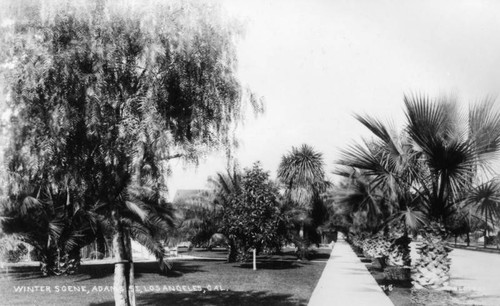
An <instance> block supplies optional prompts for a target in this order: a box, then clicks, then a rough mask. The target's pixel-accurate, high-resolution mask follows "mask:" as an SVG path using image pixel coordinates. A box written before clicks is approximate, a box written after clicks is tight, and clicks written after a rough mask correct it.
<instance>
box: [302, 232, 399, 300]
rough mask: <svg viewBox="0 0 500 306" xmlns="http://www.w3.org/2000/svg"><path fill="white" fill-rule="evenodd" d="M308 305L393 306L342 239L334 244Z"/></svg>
mask: <svg viewBox="0 0 500 306" xmlns="http://www.w3.org/2000/svg"><path fill="white" fill-rule="evenodd" d="M308 305H309V306H322V305H325V306H326V305H330V306H336V305H338V306H367V305H370V306H393V304H392V302H391V300H390V299H389V298H388V297H387V295H385V293H384V292H383V291H382V289H381V288H380V287H379V286H378V285H377V282H376V281H375V279H374V278H373V277H372V276H371V274H370V272H369V271H368V269H367V268H366V266H365V265H364V264H363V263H362V262H361V260H359V258H358V257H357V256H356V254H354V251H353V250H352V249H351V247H350V246H349V244H348V243H347V242H345V241H344V240H341V239H339V240H338V241H337V243H335V246H334V247H333V250H332V253H331V254H330V259H329V260H328V263H327V264H326V267H325V269H324V270H323V274H322V275H321V278H320V279H319V282H318V285H316V288H315V289H314V291H313V293H312V296H311V299H310V300H309V304H308Z"/></svg>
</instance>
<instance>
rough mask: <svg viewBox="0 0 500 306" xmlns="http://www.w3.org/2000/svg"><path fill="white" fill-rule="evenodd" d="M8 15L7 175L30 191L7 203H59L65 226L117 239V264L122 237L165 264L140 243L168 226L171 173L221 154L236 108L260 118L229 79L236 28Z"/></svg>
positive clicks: (137, 7)
mask: <svg viewBox="0 0 500 306" xmlns="http://www.w3.org/2000/svg"><path fill="white" fill-rule="evenodd" d="M8 8H10V10H9V12H10V14H9V16H10V17H9V18H12V19H10V20H9V21H12V22H6V23H4V24H5V25H6V28H5V29H4V30H5V31H2V42H3V45H2V47H4V48H2V54H4V55H5V57H4V58H3V60H4V61H3V63H2V64H7V66H8V67H10V68H9V69H8V70H5V71H4V73H3V77H4V79H5V80H6V81H5V84H6V85H7V91H8V94H9V96H10V108H11V109H12V112H13V116H12V120H11V121H12V123H13V124H12V128H11V134H12V138H11V144H10V149H9V152H8V154H7V160H8V172H9V175H10V178H9V179H10V180H11V185H15V184H18V183H19V181H22V182H23V185H24V186H26V187H25V188H24V189H23V190H24V191H22V192H21V193H22V194H23V196H22V197H19V196H17V193H15V192H13V193H12V194H15V195H16V199H17V200H18V201H21V202H22V201H24V200H25V199H32V198H33V199H36V200H37V201H39V202H41V203H48V202H50V201H51V199H50V197H51V195H53V194H58V195H60V196H61V197H62V198H65V199H67V204H66V205H64V208H65V213H66V216H72V215H74V214H75V213H76V212H77V211H79V210H80V209H83V211H87V212H92V213H95V214H96V215H97V217H98V219H99V218H101V219H103V220H104V222H107V224H108V225H109V226H110V227H111V228H112V229H113V232H114V233H115V238H116V239H114V241H115V242H116V243H117V244H116V247H115V255H117V253H119V255H120V256H121V258H119V262H121V260H123V262H126V261H129V260H131V258H130V254H127V252H129V253H130V250H129V251H126V248H127V245H128V246H130V243H129V242H127V239H129V238H128V237H130V236H133V237H134V239H137V240H139V241H141V240H142V241H143V242H144V243H146V245H147V246H150V247H151V248H152V249H153V250H155V252H156V253H157V255H158V256H160V257H161V250H160V248H159V245H158V244H157V243H156V242H155V241H157V239H153V240H149V241H150V243H147V242H146V238H147V237H149V238H157V236H158V235H160V236H161V235H164V234H165V231H166V229H168V227H169V226H170V225H171V224H172V220H171V219H172V213H171V207H170V206H169V204H168V203H166V202H165V195H166V192H167V190H166V184H165V179H166V176H167V174H168V172H169V164H168V161H169V160H170V159H172V158H177V157H180V158H184V159H186V160H190V161H194V162H196V161H197V160H198V158H199V157H200V156H203V155H204V153H205V152H207V151H208V150H214V149H228V150H229V149H230V148H231V147H232V146H233V145H234V143H235V140H234V137H233V129H234V128H235V126H236V124H237V122H238V121H239V120H240V119H241V118H242V115H243V114H242V110H243V109H244V107H243V104H242V102H243V101H244V97H250V99H249V101H250V102H252V104H253V105H254V106H255V107H256V108H257V109H258V108H259V107H258V105H257V103H256V100H255V99H254V97H253V96H252V95H251V94H249V92H247V91H245V90H244V89H243V86H242V84H241V83H240V81H239V80H238V78H237V77H236V66H237V62H236V50H235V41H236V39H237V37H238V36H239V34H240V30H239V29H240V27H239V26H237V25H236V24H235V23H234V22H232V21H229V22H228V21H227V19H224V18H223V17H222V14H221V11H220V9H219V7H218V6H215V5H206V4H203V3H198V2H188V1H171V2H154V1H151V2H147V3H145V2H144V3H143V2H139V1H137V2H126V3H117V2H111V1H109V2H107V1H99V0H96V1H88V2H72V3H69V2H65V1H46V2H12V3H9V4H8ZM254 102H255V103H254ZM26 191H29V192H26ZM28 197H29V198H28ZM13 205H14V206H19V204H13ZM143 238H144V239H143ZM160 259H161V258H160ZM127 282H128V280H127ZM122 285H123V286H125V285H127V284H124V283H122V284H121V285H120V286H122ZM128 285H131V284H130V283H128ZM127 287H128V286H127Z"/></svg>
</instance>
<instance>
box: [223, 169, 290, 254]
mask: <svg viewBox="0 0 500 306" xmlns="http://www.w3.org/2000/svg"><path fill="white" fill-rule="evenodd" d="M278 197H279V195H278V190H277V188H276V187H275V186H274V185H273V184H272V182H271V181H270V180H269V174H268V173H267V172H265V171H264V170H263V169H262V168H261V166H260V164H259V163H255V164H254V165H253V167H252V168H250V169H246V170H245V171H244V173H243V176H242V178H241V190H240V191H239V192H236V193H234V194H232V195H231V198H230V200H229V202H228V203H227V206H225V207H224V212H223V217H222V228H223V232H224V233H225V234H227V236H228V238H229V239H230V240H232V241H233V243H234V245H235V247H236V249H237V250H238V254H237V256H238V258H237V259H239V260H244V259H245V257H246V256H247V252H249V251H250V250H251V249H256V250H257V252H258V253H261V252H263V251H276V250H277V249H279V248H280V247H281V243H282V242H283V240H284V238H285V235H286V223H287V219H286V217H285V216H284V215H282V214H280V203H279V201H278Z"/></svg>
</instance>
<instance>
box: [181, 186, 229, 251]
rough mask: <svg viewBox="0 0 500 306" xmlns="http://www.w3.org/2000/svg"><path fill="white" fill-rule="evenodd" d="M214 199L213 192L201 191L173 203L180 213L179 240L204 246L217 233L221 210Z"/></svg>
mask: <svg viewBox="0 0 500 306" xmlns="http://www.w3.org/2000/svg"><path fill="white" fill-rule="evenodd" d="M214 198H215V191H214V190H203V191H199V192H197V193H196V194H193V195H190V196H188V197H187V198H183V199H181V200H180V201H179V202H177V201H176V202H175V203H174V205H175V207H176V209H177V211H179V212H180V213H181V217H180V218H179V225H178V226H177V227H178V230H177V231H178V235H179V236H180V237H181V238H180V239H182V240H183V241H190V242H191V243H193V244H194V245H206V244H207V243H208V241H209V240H210V238H211V237H212V235H214V234H215V233H217V232H218V230H219V227H220V219H221V213H222V209H221V206H220V205H219V204H218V203H217V202H215V200H214Z"/></svg>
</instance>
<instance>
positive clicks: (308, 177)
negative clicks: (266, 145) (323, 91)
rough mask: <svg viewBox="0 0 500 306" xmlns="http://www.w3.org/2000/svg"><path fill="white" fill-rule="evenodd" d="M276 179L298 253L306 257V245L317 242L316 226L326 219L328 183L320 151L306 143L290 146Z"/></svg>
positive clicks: (318, 235)
mask: <svg viewBox="0 0 500 306" xmlns="http://www.w3.org/2000/svg"><path fill="white" fill-rule="evenodd" d="M277 177H278V180H279V181H280V182H281V183H282V184H283V186H284V190H285V192H284V197H283V198H284V204H285V205H286V206H288V211H289V214H290V215H291V216H292V220H293V222H294V223H295V227H296V229H298V233H299V235H294V237H293V241H294V243H295V245H296V246H298V248H299V253H298V254H299V257H300V258H305V257H307V251H306V249H307V247H308V245H309V244H311V243H319V241H320V238H321V237H320V234H319V229H318V228H319V227H320V226H321V225H323V224H324V223H325V222H326V221H327V220H328V219H329V211H328V209H327V207H326V205H325V201H324V197H323V196H324V193H325V192H326V190H327V189H328V188H329V187H330V186H331V184H330V182H329V181H327V180H326V178H325V171H324V162H323V155H322V154H321V153H319V152H317V151H315V150H314V148H312V147H311V146H309V145H306V144H303V145H302V146H301V147H300V148H295V147H292V151H291V152H289V153H288V154H285V155H284V156H283V157H282V159H281V162H280V164H279V166H278V175H277Z"/></svg>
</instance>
